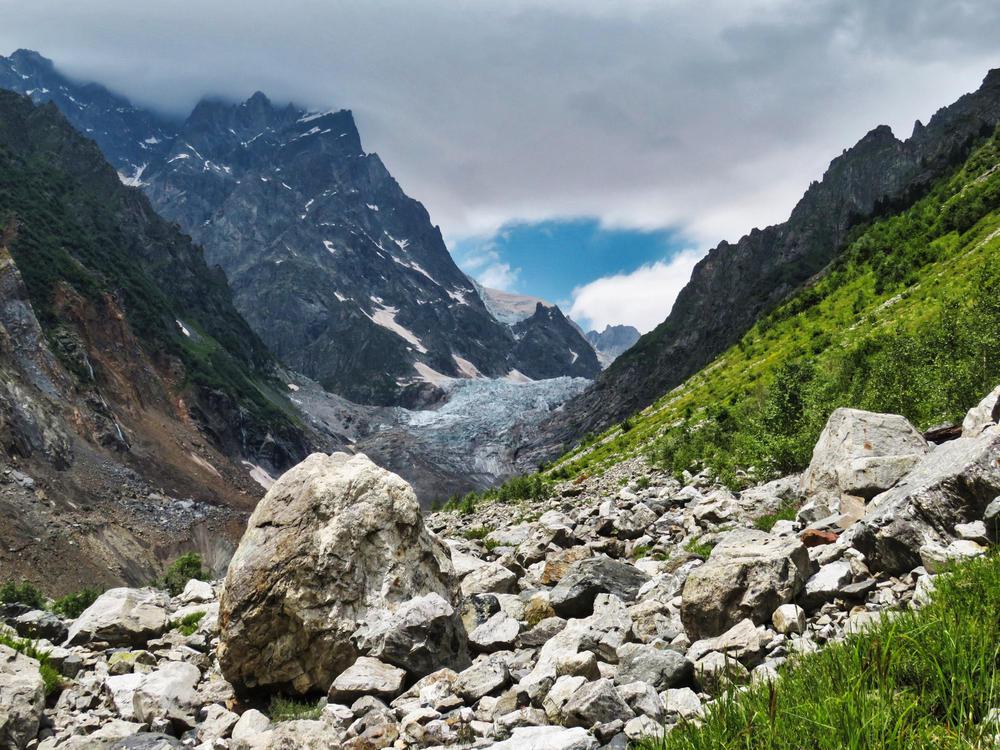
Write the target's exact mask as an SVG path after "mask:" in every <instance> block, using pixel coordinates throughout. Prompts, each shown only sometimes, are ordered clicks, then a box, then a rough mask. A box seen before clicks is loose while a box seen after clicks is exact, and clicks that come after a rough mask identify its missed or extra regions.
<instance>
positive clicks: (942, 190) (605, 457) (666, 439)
mask: <svg viewBox="0 0 1000 750" xmlns="http://www.w3.org/2000/svg"><path fill="white" fill-rule="evenodd" d="M924 192H925V194H924V195H923V196H922V197H921V198H919V199H918V200H916V201H914V202H913V203H912V204H911V205H910V206H909V207H907V208H905V209H902V210H899V209H895V210H893V209H890V210H888V211H887V212H886V213H885V214H884V215H882V216H879V217H878V218H876V219H873V220H871V221H870V222H867V223H866V224H864V225H862V226H859V227H857V228H856V230H855V231H854V232H852V233H851V236H850V239H849V241H848V242H847V244H846V245H845V247H844V248H843V249H842V250H841V251H840V252H839V253H838V255H837V257H836V258H835V259H834V260H833V261H832V262H831V263H830V264H829V265H828V266H827V268H825V269H824V270H823V271H822V272H821V273H819V274H817V275H816V276H814V277H813V278H812V279H810V281H809V282H808V283H807V284H805V285H804V286H803V287H802V288H801V289H799V290H798V291H796V292H794V293H793V294H791V295H790V296H789V297H788V298H786V299H785V300H784V301H782V302H781V303H780V304H779V305H778V306H777V307H775V308H774V309H773V310H771V311H770V312H769V313H767V314H765V315H763V316H762V317H761V318H760V319H759V320H758V321H757V322H756V323H755V324H754V325H753V326H752V327H751V328H750V330H748V331H747V332H746V333H745V334H744V335H743V336H742V337H740V339H739V341H738V342H737V343H736V345H735V346H732V347H730V348H729V349H727V350H726V351H725V352H724V353H723V354H721V355H720V356H718V357H716V358H715V359H714V360H713V361H712V362H711V363H710V364H709V365H708V366H706V367H704V368H703V369H701V370H700V371H699V372H697V373H695V374H694V375H693V376H691V377H689V378H688V379H687V380H685V381H684V383H683V384H682V385H680V386H679V387H677V388H674V389H672V390H670V391H669V392H667V393H666V394H664V395H663V396H661V397H660V398H659V399H657V400H656V401H655V402H654V403H653V404H652V405H650V406H649V407H647V408H646V409H643V410H642V411H640V412H637V413H635V414H633V415H630V416H629V417H628V418H627V419H626V420H623V422H621V423H619V424H616V425H614V426H612V427H611V428H609V429H608V430H606V431H605V432H604V433H603V434H599V435H593V436H590V437H589V438H588V439H585V440H583V441H582V442H581V443H580V444H579V445H578V446H577V447H575V448H574V449H573V450H571V451H570V452H569V453H567V454H566V455H564V456H563V457H561V458H560V459H558V460H557V461H555V462H554V463H553V464H551V466H550V467H549V468H548V470H547V472H546V476H548V477H551V478H555V479H563V478H566V479H572V478H575V477H578V476H581V475H582V476H602V475H604V474H605V472H607V473H608V474H607V475H608V476H615V475H616V474H615V473H614V472H615V471H616V470H615V469H614V468H613V467H616V466H619V465H621V464H622V462H623V461H625V462H627V461H629V460H630V459H639V458H641V459H643V460H650V461H652V462H653V463H654V465H656V466H658V468H661V469H665V470H667V471H668V472H670V473H671V474H673V475H675V476H677V477H679V478H683V477H684V476H690V475H693V474H698V475H699V476H702V477H704V476H706V475H707V476H711V477H717V478H719V479H721V480H722V481H724V482H726V484H728V485H730V486H731V487H732V488H734V489H739V488H742V487H745V486H746V485H748V484H753V483H755V482H759V481H767V480H769V479H773V478H774V477H775V476H778V475H784V474H790V473H793V472H798V471H801V470H802V469H804V468H805V467H806V466H807V465H808V464H809V461H810V460H811V458H812V447H813V446H814V445H815V444H816V441H817V440H818V438H819V436H820V433H821V431H822V430H823V427H824V425H825V423H826V420H827V417H828V416H829V414H830V413H831V412H833V411H834V410H835V409H837V408H839V407H848V408H853V409H863V410H867V411H875V412H883V413H891V414H900V415H903V416H904V417H906V418H907V419H909V420H910V421H911V422H912V423H913V424H914V425H916V426H917V427H918V428H919V429H921V430H924V431H927V434H928V436H929V439H931V440H933V441H934V442H941V441H943V440H949V439H951V438H953V437H955V436H956V435H957V434H958V433H959V432H960V431H961V428H957V429H956V428H954V427H952V426H953V425H956V424H958V423H960V422H961V420H962V418H963V416H964V415H965V412H966V410H967V409H969V408H970V407H971V406H974V405H975V404H976V403H977V402H978V401H979V400H980V399H981V398H982V394H983V393H988V392H990V391H992V390H993V389H994V388H996V386H997V383H1000V304H998V300H1000V126H998V127H997V129H996V130H995V131H994V133H993V134H992V135H991V136H990V137H988V138H986V139H985V140H983V141H981V142H980V143H979V145H978V146H977V147H975V148H974V150H973V151H972V152H971V154H969V156H968V157H967V158H966V159H965V160H964V162H962V163H960V164H958V165H957V166H954V167H952V168H950V169H946V170H945V174H944V175H943V176H942V177H940V178H938V179H937V180H935V181H933V182H932V184H930V185H929V186H928V187H927V189H926V190H925V191H924ZM625 356H629V355H628V354H626V355H625ZM522 458H523V456H522ZM529 466H530V464H529V463H528V462H527V461H525V462H524V464H523V465H522V469H527V468H528V467H529ZM702 472H704V474H702ZM818 515H819V516H822V515H823V513H819V514H818Z"/></svg>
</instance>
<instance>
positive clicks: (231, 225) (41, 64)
mask: <svg viewBox="0 0 1000 750" xmlns="http://www.w3.org/2000/svg"><path fill="white" fill-rule="evenodd" d="M0 71H3V73H0V75H2V76H3V77H0V85H6V86H10V87H12V88H14V89H15V90H18V91H21V92H25V93H26V92H28V91H31V92H32V93H31V95H32V96H33V97H34V98H36V99H37V100H40V101H46V100H51V101H53V102H54V103H55V104H56V105H57V106H59V107H60V108H61V109H62V111H63V112H64V113H65V114H66V116H67V117H68V118H69V119H70V121H71V122H72V123H73V124H74V125H75V126H76V127H77V128H78V129H80V130H81V131H83V132H86V133H88V134H90V135H93V136H94V137H95V140H96V141H97V142H98V144H99V145H100V146H101V147H102V148H103V149H104V150H105V153H106V154H107V155H108V157H109V158H110V159H112V160H113V161H115V162H116V166H118V168H119V171H120V172H121V173H122V174H123V175H125V176H126V177H125V179H127V180H128V181H129V182H131V183H133V184H136V185H140V186H141V187H142V188H143V189H144V190H145V192H146V193H147V194H148V195H149V197H150V199H151V201H152V203H153V205H154V206H155V208H156V209H157V210H158V211H159V212H160V213H161V214H163V215H164V216H166V217H167V218H169V219H171V220H174V221H176V222H177V223H178V224H179V225H180V226H181V228H182V229H183V230H184V231H185V232H188V233H189V234H190V235H191V236H192V237H193V238H194V239H195V240H196V241H197V242H198V243H199V244H201V245H202V246H203V247H204V248H205V253H206V257H207V260H208V261H209V263H210V264H213V265H214V264H218V265H220V266H221V267H222V268H223V269H224V271H225V273H226V275H227V277H228V279H229V283H230V285H231V287H232V289H233V292H234V301H235V303H236V306H237V308H238V309H239V310H240V312H241V313H242V314H243V315H244V316H245V317H246V319H247V321H248V322H249V323H250V325H251V327H252V328H253V329H254V331H255V332H256V333H257V334H258V335H259V336H260V337H261V339H263V341H264V343H265V344H266V345H267V346H268V347H269V348H270V349H271V351H272V352H273V353H274V354H275V355H276V356H277V357H278V358H279V359H281V360H282V361H283V362H285V364H287V365H288V366H290V367H292V368H294V369H295V370H297V371H299V372H301V373H303V374H305V375H307V376H308V377H310V378H313V379H314V380H317V381H318V382H320V383H321V384H322V385H323V386H324V387H326V388H328V389H329V390H331V391H333V392H335V393H338V394H340V395H342V396H345V397H347V398H350V399H352V400H355V401H358V402H362V403H371V404H403V405H411V406H412V405H420V404H425V403H428V402H430V401H433V400H434V399H436V398H439V397H440V390H439V388H438V384H439V383H440V382H441V381H442V379H443V378H447V377H478V376H480V375H481V376H485V377H502V376H504V375H507V374H508V373H510V372H511V371H512V370H517V371H518V372H521V373H523V374H525V375H527V376H528V377H531V378H541V377H557V376H562V375H572V376H580V377H594V376H596V374H597V373H598V372H599V365H598V363H597V360H596V358H595V357H594V356H593V353H592V352H588V351H587V348H586V346H585V343H583V344H581V343H580V342H579V341H576V340H575V335H574V332H573V331H572V330H571V329H570V327H569V326H567V325H566V324H565V320H564V318H563V317H562V315H561V313H560V314H558V315H555V314H552V313H547V312H546V313H544V314H542V315H538V316H536V317H535V318H534V320H533V321H532V322H531V324H530V325H525V326H522V328H521V330H518V331H514V330H512V329H511V328H510V327H509V326H508V325H506V324H505V323H503V322H501V321H498V320H497V319H495V318H494V316H493V315H491V314H490V312H489V311H488V310H487V308H486V306H485V305H484V304H483V301H482V299H481V298H480V296H479V294H478V292H477V291H476V289H475V287H474V285H473V284H472V282H471V281H470V280H469V279H468V278H467V277H466V276H465V275H464V274H463V273H462V272H461V271H460V270H459V269H458V267H457V266H456V265H455V264H454V262H453V261H452V259H451V256H450V254H449V253H448V250H447V248H446V247H445V245H444V242H443V240H442V237H441V233H440V231H439V230H438V228H437V227H435V226H433V225H432V224H431V221H430V217H429V216H428V214H427V211H426V210H425V209H424V207H423V206H422V205H421V204H420V203H418V202H417V201H415V200H413V199H412V198H410V197H408V196H407V195H406V194H405V193H404V192H403V191H402V189H401V188H400V186H399V185H398V184H397V183H396V181H395V180H394V179H393V178H392V176H391V175H390V174H389V172H388V170H387V169H386V168H385V166H384V165H383V164H382V161H381V160H380V159H379V157H378V155H377V154H371V153H366V152H365V151H364V150H363V148H362V145H361V139H360V136H359V134H358V131H357V128H356V127H355V124H354V119H353V117H352V115H351V113H350V112H349V111H339V112H315V113H309V112H305V111H303V110H301V109H298V108H296V107H294V106H291V105H288V106H276V105H274V104H273V103H272V102H270V101H269V100H268V99H267V97H266V96H264V95H263V94H261V93H257V94H255V95H254V96H252V97H251V98H250V99H248V100H247V101H245V102H243V103H241V104H235V105H234V104H230V103H226V102H221V101H216V100H205V101H202V102H201V103H199V104H198V106H197V107H195V109H194V111H193V112H192V113H191V115H190V116H189V117H188V118H187V120H186V121H184V122H183V123H179V124H176V125H174V126H173V132H169V131H171V128H170V127H168V126H167V125H165V124H163V123H162V122H161V121H160V120H159V119H157V118H155V117H154V116H152V115H148V114H147V113H144V112H142V111H141V110H137V109H136V108H134V107H132V106H131V105H130V104H128V103H127V102H124V101H123V100H120V99H119V98H117V97H114V96H113V95H111V94H109V93H108V92H107V91H106V90H105V89H103V88H101V87H94V86H85V87H80V86H78V85H76V84H73V83H72V82H70V81H68V80H66V79H65V78H62V77H61V76H60V75H59V74H58V73H57V72H56V71H55V70H54V69H53V67H52V64H51V62H49V61H46V60H45V59H44V58H42V57H41V56H39V55H37V53H27V52H18V53H15V54H14V55H12V56H11V57H10V58H7V59H0ZM105 120H107V122H105ZM88 131H89V132H88ZM98 136H100V138H98ZM154 141H155V143H153V142H154ZM123 143H125V144H128V148H126V147H125V146H123V145H121V144H123ZM147 157H148V158H147ZM130 170H131V171H130ZM549 347H556V349H555V350H553V349H550V348H549Z"/></svg>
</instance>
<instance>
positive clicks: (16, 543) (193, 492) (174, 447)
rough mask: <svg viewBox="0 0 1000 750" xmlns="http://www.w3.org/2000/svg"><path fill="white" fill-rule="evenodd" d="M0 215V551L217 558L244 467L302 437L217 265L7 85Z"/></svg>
mask: <svg viewBox="0 0 1000 750" xmlns="http://www.w3.org/2000/svg"><path fill="white" fill-rule="evenodd" d="M0 228H2V237H0V284H2V286H3V290H4V292H3V296H2V302H0V308H2V309H0V328H2V332H0V424H2V425H3V429H2V431H0V432H2V435H3V438H2V442H0V462H2V463H3V465H4V472H3V475H2V476H3V479H2V480H0V512H2V513H3V515H4V517H5V518H9V519H16V521H14V522H12V523H11V524H8V525H4V527H3V530H2V537H3V538H2V543H0V547H2V550H3V556H4V557H3V562H2V565H3V567H4V568H5V569H12V570H20V569H25V568H26V567H28V568H30V567H31V566H32V565H39V564H44V566H45V569H46V570H49V571H52V572H53V575H54V576H56V577H62V576H66V577H68V578H74V579H76V580H78V581H87V580H91V581H98V580H100V581H107V582H110V581H115V580H118V581H120V580H123V579H124V580H133V581H140V582H141V581H142V580H143V579H144V578H146V577H148V576H151V575H152V574H153V572H155V570H156V566H157V560H158V558H162V557H165V556H167V555H170V554H172V553H175V552H176V550H177V549H182V548H184V546H188V547H190V545H191V544H195V545H199V544H200V545H201V546H202V549H203V551H204V552H205V553H206V556H207V557H209V558H211V559H221V557H222V556H224V554H225V550H226V545H228V544H229V541H228V540H231V538H232V532H233V529H234V524H235V527H236V528H238V526H239V524H240V523H241V519H242V518H243V514H245V513H246V512H248V511H249V509H250V508H252V506H253V503H254V502H255V500H256V498H257V497H258V496H259V494H260V490H261V488H260V486H258V485H257V484H256V483H254V482H253V481H251V474H250V473H249V471H248V469H249V468H253V467H255V466H256V465H262V466H263V469H262V470H266V471H271V472H275V471H280V470H283V469H284V468H286V467H287V466H289V465H290V464H292V463H294V462H295V461H297V460H299V459H300V458H301V457H302V456H303V455H304V454H305V453H306V452H307V451H308V439H307V437H306V435H305V433H304V431H303V429H302V427H301V425H300V424H299V422H298V419H297V417H296V416H295V412H294V410H293V408H292V406H291V404H290V403H289V402H288V401H287V399H286V398H285V397H284V396H283V395H282V392H281V391H282V390H284V386H283V385H282V384H280V383H277V382H276V381H274V379H273V377H272V372H273V370H274V367H275V363H274V361H273V359H272V357H271V355H270V354H269V353H268V351H267V349H266V348H265V346H264V345H263V343H262V342H261V341H260V339H259V338H258V337H257V336H256V335H255V334H254V333H253V331H252V330H251V329H250V328H249V326H248V325H247V323H246V321H244V320H243V318H242V317H240V315H239V313H238V312H237V311H236V309H235V307H234V306H233V302H232V298H231V294H230V291H229V289H228V287H227V285H226V281H225V277H224V276H223V275H222V273H221V272H220V271H218V270H215V271H213V270H211V269H209V267H208V266H207V265H206V264H205V261H204V258H203V256H202V253H201V250H200V249H199V248H198V247H197V246H196V245H194V244H193V243H192V242H191V240H190V238H188V237H187V236H185V235H183V234H181V233H180V232H179V231H178V230H177V228H176V227H174V226H172V225H171V224H169V223H167V222H166V221H164V220H163V219H161V218H160V217H159V216H158V215H157V214H156V213H155V212H154V211H153V209H152V207H151V206H150V204H149V201H148V200H147V199H146V197H145V196H144V195H143V194H142V192H141V191H138V190H136V189H134V188H129V187H126V186H124V185H123V184H122V183H121V181H120V180H119V177H118V175H117V173H116V170H115V169H114V168H113V167H112V166H111V165H109V164H108V162H107V161H106V160H105V159H104V157H103V155H102V154H101V152H100V150H99V149H98V148H97V146H96V145H95V144H94V143H93V142H92V141H90V140H88V139H86V138H84V137H82V136H81V135H80V134H79V133H78V132H77V131H76V130H75V129H74V128H73V127H71V126H70V125H69V123H68V122H67V121H66V119H65V118H64V117H63V116H62V115H61V114H60V112H59V110H58V109H57V107H56V106H55V105H54V104H51V103H49V104H44V105H39V106H36V105H34V104H33V103H32V101H31V100H30V99H29V98H27V97H24V96H20V95H18V94H14V93H11V92H8V91H0ZM244 462H245V463H244ZM258 471H261V470H258ZM11 477H13V480H11ZM39 534H41V535H43V536H44V537H45V538H46V543H45V545H44V554H45V555H46V556H50V557H51V559H46V560H44V561H43V560H39V558H38V554H40V545H34V543H33V542H32V541H31V540H32V539H34V538H36V537H38V536H39ZM11 558H12V559H11ZM87 576H90V578H89V579H88V578H87ZM147 579H148V578H147Z"/></svg>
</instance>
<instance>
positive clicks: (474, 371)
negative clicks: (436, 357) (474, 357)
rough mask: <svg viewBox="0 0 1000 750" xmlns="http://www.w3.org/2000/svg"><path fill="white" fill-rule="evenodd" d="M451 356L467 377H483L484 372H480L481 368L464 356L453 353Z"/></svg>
mask: <svg viewBox="0 0 1000 750" xmlns="http://www.w3.org/2000/svg"><path fill="white" fill-rule="evenodd" d="M451 358H452V359H453V360H455V364H456V365H458V369H459V371H460V372H461V373H462V375H463V376H464V377H467V378H481V377H483V374H482V373H481V372H479V369H478V368H477V367H476V366H475V365H474V364H472V363H471V362H470V361H469V360H467V359H465V358H464V357H459V356H458V355H457V354H452V355H451Z"/></svg>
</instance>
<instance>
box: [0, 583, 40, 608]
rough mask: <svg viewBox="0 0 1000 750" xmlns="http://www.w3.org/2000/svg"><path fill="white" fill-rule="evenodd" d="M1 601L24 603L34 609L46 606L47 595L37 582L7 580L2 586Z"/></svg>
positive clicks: (0, 588)
mask: <svg viewBox="0 0 1000 750" xmlns="http://www.w3.org/2000/svg"><path fill="white" fill-rule="evenodd" d="M0 602H3V603H4V604H24V605H25V606H28V607H31V608H32V609H42V608H44V607H45V596H44V595H43V594H42V592H41V590H40V589H39V588H38V587H37V586H35V584H33V583H31V582H29V581H21V582H20V583H15V582H14V581H7V582H6V583H4V584H3V585H2V586H0Z"/></svg>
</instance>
